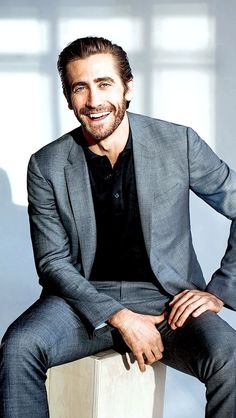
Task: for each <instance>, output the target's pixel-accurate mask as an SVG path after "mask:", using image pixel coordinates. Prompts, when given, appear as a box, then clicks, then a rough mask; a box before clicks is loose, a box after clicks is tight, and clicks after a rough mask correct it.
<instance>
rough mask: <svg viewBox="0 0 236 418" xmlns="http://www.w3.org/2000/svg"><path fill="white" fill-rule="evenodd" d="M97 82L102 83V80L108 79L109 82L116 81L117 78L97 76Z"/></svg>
mask: <svg viewBox="0 0 236 418" xmlns="http://www.w3.org/2000/svg"><path fill="white" fill-rule="evenodd" d="M94 81H95V83H100V82H101V81H108V82H109V83H112V84H113V83H115V80H114V79H113V78H111V77H98V78H95V80H94Z"/></svg>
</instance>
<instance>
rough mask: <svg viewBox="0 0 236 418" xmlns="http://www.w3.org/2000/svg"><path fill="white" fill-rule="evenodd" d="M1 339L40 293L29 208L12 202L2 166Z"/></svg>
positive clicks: (0, 250)
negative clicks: (30, 231)
mask: <svg viewBox="0 0 236 418" xmlns="http://www.w3.org/2000/svg"><path fill="white" fill-rule="evenodd" d="M0 196H1V205H0V237H1V240H0V266H1V269H0V287H1V292H0V318H1V321H0V338H1V337H2V335H3V333H4V332H5V330H6V328H7V327H8V325H9V324H10V323H11V322H12V321H13V320H14V319H15V318H16V317H17V316H18V315H19V314H21V313H22V312H23V310H25V309H26V308H27V307H28V306H29V305H30V304H32V303H33V302H34V301H35V299H36V298H37V297H38V295H39V291H40V289H39V286H38V285H37V281H38V279H37V275H36V271H35V268H34V261H33V254H32V249H31V242H30V234H29V223H28V215H27V208H26V207H25V206H20V205H15V204H14V203H13V202H12V197H11V188H10V183H9V180H8V177H7V174H6V172H5V171H4V170H2V169H0Z"/></svg>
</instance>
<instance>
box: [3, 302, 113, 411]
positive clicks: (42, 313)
mask: <svg viewBox="0 0 236 418" xmlns="http://www.w3.org/2000/svg"><path fill="white" fill-rule="evenodd" d="M106 330H107V332H106V331H105V332H103V333H100V334H99V333H98V336H96V337H94V338H91V337H90V336H89V335H88V333H87V331H86V329H85V327H84V325H83V324H82V322H81V321H80V319H79V318H78V316H77V315H76V314H75V312H74V311H73V310H72V309H71V308H70V306H69V305H68V304H66V302H65V301H64V300H63V299H61V298H59V297H56V296H49V297H46V298H44V299H40V300H39V301H37V302H36V303H35V304H34V305H33V306H32V307H30V308H29V309H28V310H27V311H26V312H25V313H24V314H22V315H21V316H20V317H19V318H18V319H17V320H16V321H15V322H14V323H13V324H12V325H11V326H10V327H9V329H8V330H7V332H6V334H5V336H4V337H3V341H2V344H1V349H0V417H1V418H47V417H48V404H47V395H46V389H45V380H46V372H47V369H48V368H49V367H52V366H55V365H58V364H62V363H67V362H69V361H73V360H75V359H79V358H82V357H86V356H88V355H91V354H94V353H96V352H98V351H100V350H103V349H106V348H110V347H111V346H112V345H113V342H112V334H111V332H110V331H109V327H106Z"/></svg>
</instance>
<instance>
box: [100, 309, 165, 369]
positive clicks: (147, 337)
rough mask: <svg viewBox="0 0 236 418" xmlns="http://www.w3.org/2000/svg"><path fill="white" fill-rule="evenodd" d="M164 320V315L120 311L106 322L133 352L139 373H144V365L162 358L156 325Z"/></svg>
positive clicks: (159, 336)
mask: <svg viewBox="0 0 236 418" xmlns="http://www.w3.org/2000/svg"><path fill="white" fill-rule="evenodd" d="M164 318H165V316H164V314H162V315H159V316H153V315H142V314H138V313H135V312H132V311H130V310H129V309H122V310H121V311H119V312H117V313H116V314H114V315H113V316H112V317H111V318H110V319H109V320H108V321H107V322H109V323H110V324H111V325H112V326H113V327H115V328H117V329H118V331H119V332H120V334H121V336H122V338H123V340H124V341H125V343H126V344H127V345H128V347H129V348H130V349H131V351H132V352H133V354H134V356H135V358H136V360H137V362H138V366H139V369H140V371H141V372H145V370H146V367H145V364H152V363H154V362H155V361H158V360H160V359H161V358H162V356H163V355H162V353H163V351H164V347H163V343H162V339H161V335H160V332H159V331H158V330H157V329H156V325H157V324H160V323H161V322H162V321H163V320H164Z"/></svg>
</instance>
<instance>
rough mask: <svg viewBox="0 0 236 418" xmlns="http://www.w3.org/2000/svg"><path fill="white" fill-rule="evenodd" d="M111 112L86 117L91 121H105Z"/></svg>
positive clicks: (91, 114)
mask: <svg viewBox="0 0 236 418" xmlns="http://www.w3.org/2000/svg"><path fill="white" fill-rule="evenodd" d="M110 113H111V112H99V113H90V114H88V115H87V116H88V117H89V118H90V119H91V120H102V119H105V118H106V117H107V116H108V115H110Z"/></svg>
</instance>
